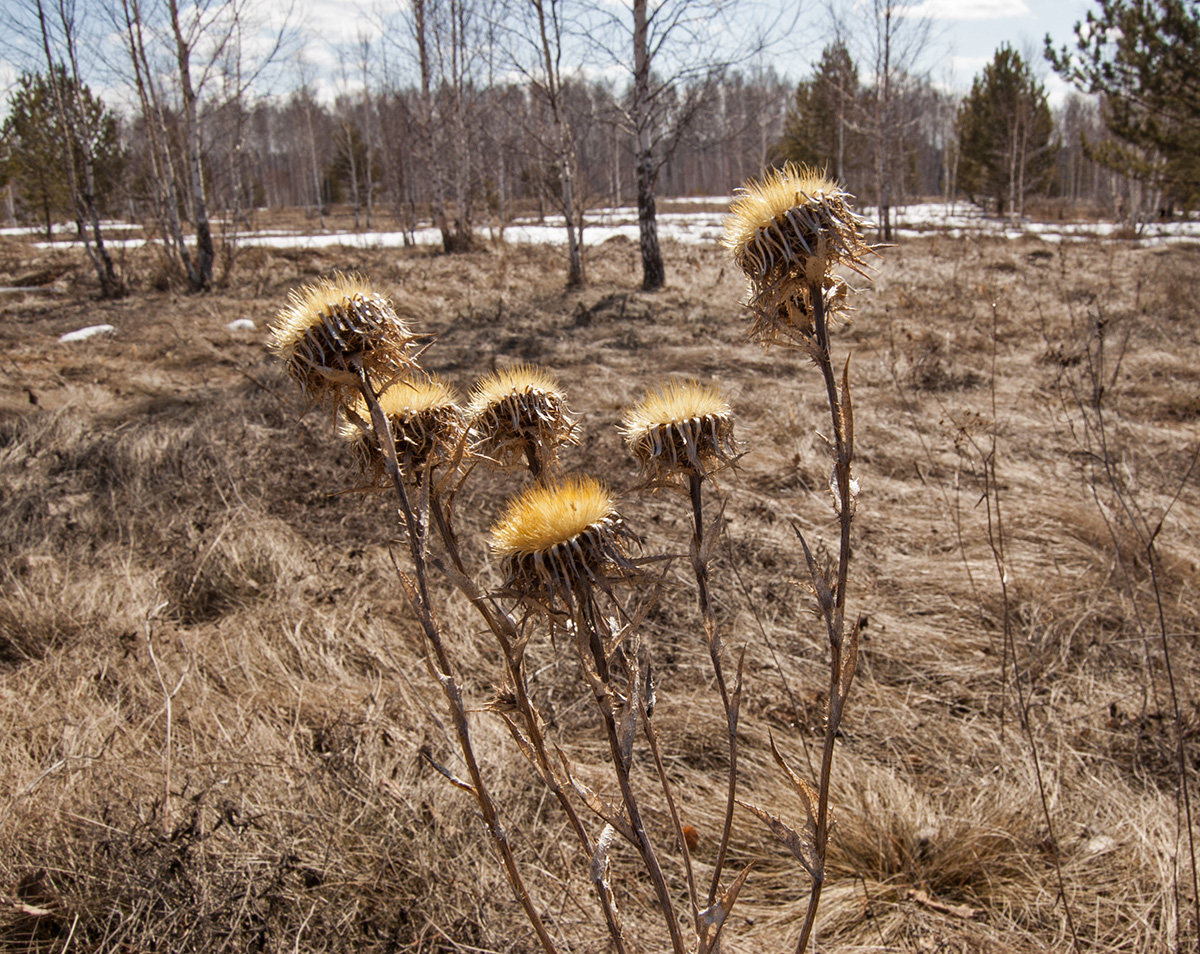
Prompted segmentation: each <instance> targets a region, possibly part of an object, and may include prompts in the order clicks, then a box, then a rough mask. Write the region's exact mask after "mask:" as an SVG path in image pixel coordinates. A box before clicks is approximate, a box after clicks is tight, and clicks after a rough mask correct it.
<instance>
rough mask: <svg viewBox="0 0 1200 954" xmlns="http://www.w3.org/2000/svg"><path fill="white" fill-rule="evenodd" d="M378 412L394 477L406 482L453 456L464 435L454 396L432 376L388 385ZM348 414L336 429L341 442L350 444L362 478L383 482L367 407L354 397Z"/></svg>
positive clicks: (382, 472) (380, 454) (382, 463)
mask: <svg viewBox="0 0 1200 954" xmlns="http://www.w3.org/2000/svg"><path fill="white" fill-rule="evenodd" d="M379 407H380V409H381V410H382V411H383V413H384V414H385V415H386V416H387V419H388V426H389V427H391V429H392V439H393V440H394V441H395V442H396V457H397V459H398V461H399V464H400V472H401V473H402V474H404V475H405V476H406V477H411V476H414V475H415V474H416V473H418V472H419V471H420V469H421V468H422V467H424V466H425V465H426V464H427V463H439V462H443V461H447V460H451V459H453V458H454V456H455V454H456V453H457V452H458V449H459V446H460V445H461V443H462V440H463V437H464V434H465V432H466V425H465V423H464V421H463V412H462V408H460V407H459V406H458V398H457V395H455V393H454V391H453V390H452V389H451V388H449V387H447V386H446V385H445V384H443V383H442V382H441V381H440V380H439V379H438V378H437V377H436V376H432V375H430V376H425V375H422V376H419V377H412V378H402V379H401V380H399V381H396V382H394V383H393V384H392V385H391V386H389V387H388V388H387V389H386V390H385V391H384V392H383V393H382V394H380V395H379ZM349 411H350V414H351V415H352V416H351V419H350V420H348V421H346V422H345V423H344V424H343V425H342V428H341V435H342V439H343V440H345V441H346V442H347V443H348V444H349V445H350V452H351V454H353V456H354V459H355V461H356V462H357V464H358V467H359V470H360V471H361V472H362V474H363V476H364V477H366V478H367V480H368V481H369V482H371V483H373V484H380V483H383V482H384V458H383V454H382V453H381V452H380V450H379V444H378V442H377V441H376V439H375V434H374V431H373V430H372V429H371V412H370V411H369V410H368V408H367V402H366V401H364V400H363V398H362V397H361V396H359V397H358V398H357V399H356V400H355V402H354V403H353V404H352V405H350V407H349ZM348 416H349V415H348ZM355 418H357V420H358V421H361V422H362V424H359V423H357V422H356V421H355ZM363 424H365V425H366V429H364V427H363Z"/></svg>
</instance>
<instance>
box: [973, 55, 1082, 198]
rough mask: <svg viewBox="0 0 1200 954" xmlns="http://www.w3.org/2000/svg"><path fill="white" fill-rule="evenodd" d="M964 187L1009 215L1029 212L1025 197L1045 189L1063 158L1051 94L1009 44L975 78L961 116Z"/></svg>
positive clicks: (974, 195)
mask: <svg viewBox="0 0 1200 954" xmlns="http://www.w3.org/2000/svg"><path fill="white" fill-rule="evenodd" d="M958 138H959V154H960V159H959V169H958V183H959V186H960V187H961V188H962V189H963V190H964V191H965V192H966V193H967V194H968V195H971V196H972V197H974V198H976V199H994V200H995V202H996V211H997V213H998V214H1000V215H1003V214H1004V213H1005V211H1006V210H1007V211H1008V212H1009V213H1010V214H1014V215H1020V214H1022V213H1023V212H1024V206H1025V196H1027V195H1029V194H1030V193H1031V192H1036V191H1038V190H1040V189H1042V188H1044V187H1045V185H1046V183H1047V181H1048V180H1049V177H1050V174H1051V172H1052V171H1053V169H1054V161H1055V157H1056V156H1057V155H1058V148H1059V147H1058V141H1057V139H1056V138H1055V135H1054V120H1053V117H1052V116H1051V115H1050V106H1049V104H1048V103H1047V101H1046V90H1045V88H1044V87H1043V86H1042V84H1041V83H1039V82H1037V80H1036V79H1035V78H1034V76H1033V73H1032V72H1031V71H1030V69H1029V66H1028V64H1026V63H1025V61H1024V60H1022V59H1021V55H1020V54H1019V53H1017V52H1016V51H1015V50H1014V49H1013V48H1012V47H1011V46H1009V45H1008V44H1004V45H1002V46H1001V47H1000V49H998V50H997V51H996V55H995V57H993V59H992V62H991V63H989V64H988V65H987V66H985V67H984V68H983V72H982V73H980V74H979V75H978V76H976V77H975V82H974V83H973V84H972V86H971V92H970V94H969V95H968V96H967V98H966V99H965V100H963V103H962V106H961V107H960V108H959V112H958Z"/></svg>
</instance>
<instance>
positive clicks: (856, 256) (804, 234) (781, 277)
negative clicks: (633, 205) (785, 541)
mask: <svg viewBox="0 0 1200 954" xmlns="http://www.w3.org/2000/svg"><path fill="white" fill-rule="evenodd" d="M850 198H851V196H849V195H848V194H847V193H845V192H843V191H842V190H841V189H840V188H839V187H838V186H837V185H836V183H833V182H831V181H829V180H828V179H826V178H825V177H823V176H820V175H817V174H815V173H813V172H812V171H810V170H808V169H806V168H804V167H796V166H792V165H790V164H789V165H788V166H786V167H785V168H784V169H782V170H779V171H777V172H774V173H772V174H770V175H768V176H767V177H766V178H765V179H763V181H762V182H750V183H748V184H747V185H746V186H745V188H743V189H742V190H741V194H740V196H739V197H738V199H737V200H736V201H735V202H734V203H733V206H732V208H731V214H730V216H729V218H728V219H727V220H726V225H725V237H724V244H725V246H726V247H727V248H728V249H729V250H730V251H731V253H732V254H733V257H734V260H735V261H736V262H737V264H738V265H739V266H740V267H741V268H742V270H743V272H745V274H746V277H747V279H748V281H749V292H748V295H747V299H746V302H745V304H746V306H747V307H748V308H749V310H750V312H751V313H752V314H753V315H754V326H753V331H752V334H754V335H755V336H756V337H758V338H759V339H760V340H761V341H762V342H763V343H764V344H766V345H770V344H773V343H782V344H785V345H790V346H794V347H798V348H800V349H802V350H804V351H805V353H807V354H808V355H809V357H810V358H812V360H813V362H814V363H815V364H816V365H817V368H818V370H819V371H820V373H821V376H822V378H823V380H824V384H825V395H826V399H827V401H828V405H829V414H830V420H831V424H832V436H831V437H829V438H826V439H825V443H826V446H827V448H828V449H829V453H830V456H831V457H832V459H833V472H832V474H831V476H830V480H829V488H830V491H831V492H832V497H833V499H832V503H833V508H834V511H835V512H836V513H837V517H838V525H839V529H840V540H839V546H838V557H837V563H836V565H834V566H827V565H823V564H821V563H819V562H818V561H817V560H816V559H815V558H814V557H813V555H812V551H811V549H810V548H809V545H808V542H807V541H806V540H805V538H804V536H803V534H801V533H800V530H799V527H795V526H793V528H794V529H795V532H796V535H797V537H798V538H799V540H800V545H801V547H802V548H803V550H804V556H805V559H806V561H807V563H808V571H809V578H810V581H811V586H812V592H813V593H814V594H815V596H816V599H817V605H818V608H819V610H820V613H821V617H822V619H823V621H824V623H825V629H826V635H827V638H828V642H829V702H828V711H827V713H826V719H825V737H824V741H823V743H822V750H821V771H820V777H819V779H818V782H817V786H816V789H815V790H814V789H813V787H812V786H811V785H810V784H809V783H808V782H806V781H805V780H804V779H802V778H800V777H799V776H797V775H796V774H795V773H794V772H793V771H792V770H791V768H789V767H788V764H787V762H786V761H785V760H784V758H783V756H782V755H781V754H780V753H779V751H778V750H777V749H775V748H774V746H772V754H773V755H774V756H775V760H776V762H777V763H778V765H779V766H780V768H781V769H783V771H784V772H785V774H786V775H787V777H788V779H789V780H790V782H791V783H792V786H793V787H794V788H795V790H796V793H797V795H798V796H799V798H800V800H801V803H802V804H803V806H804V810H805V819H804V822H803V824H802V825H800V826H799V829H798V830H797V828H795V827H792V826H790V825H788V824H786V823H784V822H783V821H782V820H781V819H779V818H778V817H776V816H775V815H774V814H772V813H770V812H768V811H765V810H764V809H762V808H759V807H757V806H751V805H746V806H745V807H746V808H747V809H748V810H750V811H751V812H752V813H754V814H755V815H756V816H758V817H759V818H760V819H762V820H763V821H764V822H766V823H767V825H768V826H769V827H770V828H771V830H772V831H773V832H775V833H776V834H777V835H778V836H779V837H780V838H781V839H782V840H783V842H784V843H785V844H786V845H787V846H788V847H789V848H790V849H791V850H792V851H793V852H794V853H795V855H796V857H797V859H798V860H799V861H800V864H801V865H803V867H804V869H805V870H806V871H807V872H808V875H809V878H810V880H811V885H812V887H811V892H810V894H809V901H808V908H807V912H806V914H805V918H804V923H803V925H802V926H801V928H800V936H799V939H798V941H797V944H796V951H797V954H803V952H804V951H805V949H806V948H807V946H808V942H809V939H810V937H811V935H812V930H813V926H814V924H815V923H816V916H817V908H818V906H819V904H820V900H821V889H822V887H823V885H824V882H825V856H826V848H827V846H828V840H829V785H830V776H831V773H832V768H833V753H834V743H835V741H836V738H837V734H838V729H839V726H840V725H841V721H842V712H843V710H844V707H845V704H846V698H847V697H848V695H849V693H850V687H851V684H852V682H853V680H854V673H855V669H856V666H857V662H858V644H859V626H858V623H857V622H856V623H854V624H852V625H851V626H850V627H849V628H847V625H846V593H847V589H848V586H847V584H848V577H849V561H850V526H851V523H852V522H853V519H854V512H855V504H856V501H857V498H858V493H859V484H858V481H857V480H856V479H855V478H854V476H853V475H852V473H851V462H852V460H853V457H854V407H853V403H852V401H851V397H850V362H849V360H847V361H846V364H845V366H844V367H843V369H842V375H841V387H840V391H839V387H838V380H837V376H836V374H835V372H834V366H833V361H832V359H831V357H830V350H829V348H830V341H829V328H830V319H831V318H832V317H834V316H836V315H838V314H841V313H844V311H845V309H846V300H847V297H848V286H847V285H846V283H845V282H844V281H843V280H842V279H841V278H840V276H838V275H836V274H835V273H834V271H833V269H834V268H835V267H837V266H843V267H845V268H849V269H851V270H852V271H855V272H857V273H858V274H860V275H865V274H866V273H865V272H864V271H863V268H864V265H865V255H866V254H868V253H871V252H874V251H875V249H874V248H873V247H872V246H870V245H868V244H867V243H866V242H865V241H864V239H863V229H864V227H865V223H864V222H863V220H862V219H861V218H859V217H858V215H857V214H855V213H854V211H853V210H852V209H851V208H850V206H849V199H850Z"/></svg>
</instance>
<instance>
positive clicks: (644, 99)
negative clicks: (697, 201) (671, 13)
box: [633, 0, 667, 291]
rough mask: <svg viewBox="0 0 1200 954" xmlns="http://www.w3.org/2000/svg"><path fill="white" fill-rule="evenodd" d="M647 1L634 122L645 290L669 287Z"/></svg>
mask: <svg viewBox="0 0 1200 954" xmlns="http://www.w3.org/2000/svg"><path fill="white" fill-rule="evenodd" d="M647 26H648V23H647V14H646V0H633V85H634V91H633V121H634V125H635V127H636V130H637V203H638V243H639V245H640V246H641V252H642V288H643V289H644V290H645V291H655V290H656V289H659V288H662V286H663V285H664V284H665V283H666V280H667V278H666V272H665V270H664V269H663V260H662V250H661V249H660V248H659V247H658V218H657V212H656V209H655V203H654V187H655V179H656V177H657V170H656V169H655V168H654V156H653V151H652V148H651V143H650V52H649V50H648V48H647V45H646V34H647Z"/></svg>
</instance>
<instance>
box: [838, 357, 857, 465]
mask: <svg viewBox="0 0 1200 954" xmlns="http://www.w3.org/2000/svg"><path fill="white" fill-rule="evenodd" d="M841 419H842V440H843V441H844V442H845V445H846V450H847V452H849V451H852V450H853V449H854V404H853V402H852V401H851V400H850V358H849V357H847V358H846V364H845V366H844V367H843V368H842V402H841Z"/></svg>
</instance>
